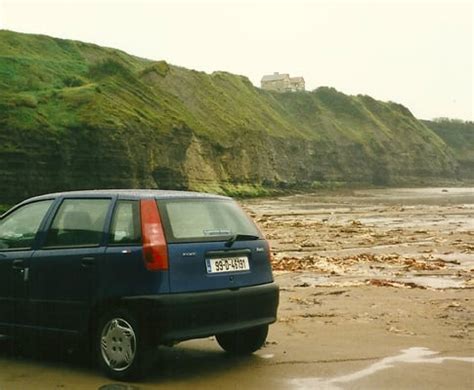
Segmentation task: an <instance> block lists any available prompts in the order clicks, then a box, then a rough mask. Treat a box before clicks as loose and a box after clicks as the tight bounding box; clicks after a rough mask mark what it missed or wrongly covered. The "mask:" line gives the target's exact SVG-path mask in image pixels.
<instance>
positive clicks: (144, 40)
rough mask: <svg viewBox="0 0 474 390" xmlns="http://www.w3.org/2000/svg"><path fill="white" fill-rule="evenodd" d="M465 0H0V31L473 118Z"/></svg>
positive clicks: (471, 15)
mask: <svg viewBox="0 0 474 390" xmlns="http://www.w3.org/2000/svg"><path fill="white" fill-rule="evenodd" d="M473 20H474V4H473V1H466V0H464V1H461V2H456V1H449V0H448V1H425V0H418V1H417V0H414V1H405V0H402V1H398V2H395V1H384V0H379V1H377V2H374V1H372V2H369V1H358V0H353V1H350V0H345V1H344V0H336V1H318V0H314V1H310V0H293V1H290V0H286V1H285V0H260V1H257V0H254V1H250V0H240V1H239V0H228V1H225V0H220V1H217V0H207V1H204V0H194V1H193V0H174V1H171V0H168V1H166V0H162V1H160V0H156V1H151V0H148V1H146V0H121V1H112V0H101V1H99V0H96V1H87V0H83V1H79V0H62V1H58V0H56V1H47V0H37V1H33V0H30V1H24V0H0V28H3V29H9V30H14V31H21V32H28V33H39V34H47V35H51V36H55V37H61V38H70V39H76V40H81V41H86V42H94V43H97V44H99V45H104V46H109V47H115V48H119V49H122V50H125V51H126V52H128V53H131V54H134V55H138V56H141V57H146V58H150V59H155V60H161V59H164V60H166V61H168V62H170V63H172V64H176V65H180V66H184V67H187V68H192V69H197V70H202V71H206V72H213V71H215V70H225V71H229V72H232V73H238V74H243V75H246V76H248V77H249V78H250V80H251V81H252V82H253V83H254V84H255V85H257V86H258V85H260V79H261V77H262V75H264V74H268V73H273V72H276V71H279V72H281V73H290V74H291V75H292V76H304V78H305V80H306V85H307V89H314V88H317V87H319V86H323V85H325V86H331V87H335V88H336V89H338V90H340V91H342V92H344V93H348V94H359V93H360V94H367V95H371V96H373V97H375V98H377V99H381V100H392V101H396V102H399V103H402V104H404V105H406V106H407V107H408V108H409V109H410V110H411V111H412V112H413V113H414V114H415V115H416V116H417V117H419V118H422V119H429V118H434V117H440V116H448V117H452V118H461V119H465V120H474V118H473V89H474V85H473V80H474V79H473V66H474V60H473V55H474V49H473V43H474V42H473V41H474V39H473V23H474V21H473Z"/></svg>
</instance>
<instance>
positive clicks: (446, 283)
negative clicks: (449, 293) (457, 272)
mask: <svg viewBox="0 0 474 390" xmlns="http://www.w3.org/2000/svg"><path fill="white" fill-rule="evenodd" d="M400 281H401V282H404V283H415V284H416V285H418V286H423V287H426V288H434V289H444V288H464V287H466V283H465V281H464V280H462V279H458V278H456V279H454V278H450V277H439V276H413V277H409V278H401V279H400Z"/></svg>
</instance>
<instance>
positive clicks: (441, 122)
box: [423, 118, 474, 183]
mask: <svg viewBox="0 0 474 390" xmlns="http://www.w3.org/2000/svg"><path fill="white" fill-rule="evenodd" d="M423 123H424V124H425V125H426V126H427V127H429V128H430V129H431V130H433V131H434V132H435V133H436V134H437V135H438V136H439V137H440V138H441V139H442V140H443V141H444V142H445V143H446V144H447V145H448V146H449V147H450V148H451V150H452V152H453V155H454V157H455V158H456V161H457V162H458V164H459V170H458V176H459V177H461V178H463V179H464V180H468V181H469V182H471V183H472V182H473V181H474V122H464V121H461V120H458V119H447V118H440V119H437V120H435V121H423Z"/></svg>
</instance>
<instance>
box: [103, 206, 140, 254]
mask: <svg viewBox="0 0 474 390" xmlns="http://www.w3.org/2000/svg"><path fill="white" fill-rule="evenodd" d="M109 242H110V244H111V245H134V244H140V243H141V226H140V217H139V205H138V201H129V200H119V201H117V205H116V207H115V211H114V216H113V218H112V226H111V228H110V241H109Z"/></svg>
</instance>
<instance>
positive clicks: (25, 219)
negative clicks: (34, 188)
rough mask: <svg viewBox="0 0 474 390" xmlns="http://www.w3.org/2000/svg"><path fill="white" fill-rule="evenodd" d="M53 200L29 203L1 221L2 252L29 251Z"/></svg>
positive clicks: (0, 238) (0, 239) (0, 246)
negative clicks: (7, 250) (8, 250)
mask: <svg viewBox="0 0 474 390" xmlns="http://www.w3.org/2000/svg"><path fill="white" fill-rule="evenodd" d="M52 203H53V200H42V201H38V202H34V203H29V204H27V205H24V206H22V207H20V208H19V209H17V210H15V211H13V212H12V213H11V214H9V215H7V216H6V217H5V218H3V219H2V220H1V221H0V250H6V249H29V248H31V246H32V245H33V242H34V240H35V237H36V233H38V229H39V227H40V224H41V222H42V221H43V218H44V217H45V215H46V213H47V211H48V210H49V207H50V206H51V204H52Z"/></svg>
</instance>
